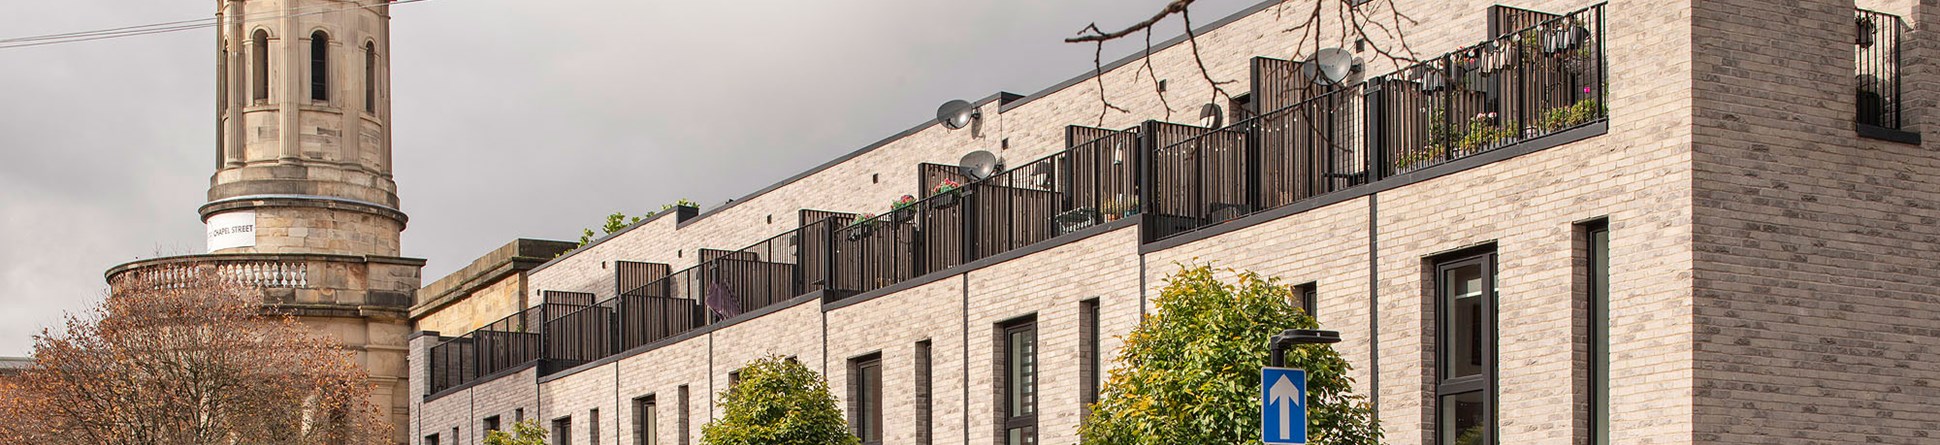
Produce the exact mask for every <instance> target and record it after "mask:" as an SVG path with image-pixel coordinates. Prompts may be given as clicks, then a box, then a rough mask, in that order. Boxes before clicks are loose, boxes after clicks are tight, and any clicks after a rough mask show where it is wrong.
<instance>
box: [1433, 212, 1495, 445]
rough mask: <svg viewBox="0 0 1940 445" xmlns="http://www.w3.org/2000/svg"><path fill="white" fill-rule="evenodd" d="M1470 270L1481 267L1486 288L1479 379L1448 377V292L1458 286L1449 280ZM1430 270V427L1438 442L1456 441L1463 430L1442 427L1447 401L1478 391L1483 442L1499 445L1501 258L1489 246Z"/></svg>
mask: <svg viewBox="0 0 1940 445" xmlns="http://www.w3.org/2000/svg"><path fill="white" fill-rule="evenodd" d="M1471 266H1479V267H1480V272H1481V274H1482V275H1481V277H1480V280H1481V282H1482V283H1483V285H1484V286H1486V287H1485V288H1484V289H1485V290H1483V291H1482V294H1481V295H1479V296H1478V297H1479V298H1482V301H1481V303H1480V308H1479V314H1476V317H1477V323H1480V330H1481V331H1480V332H1479V333H1478V334H1477V338H1475V339H1474V342H1475V343H1476V344H1475V345H1474V348H1475V350H1476V354H1478V358H1479V360H1480V363H1479V364H1478V365H1479V370H1478V372H1477V373H1476V374H1475V375H1467V376H1458V377H1450V376H1449V375H1448V374H1449V373H1448V369H1449V362H1450V361H1451V358H1450V357H1449V356H1448V354H1449V353H1450V351H1451V350H1453V349H1454V348H1453V347H1451V345H1450V340H1452V339H1451V338H1449V336H1448V333H1449V332H1450V327H1451V326H1450V325H1451V321H1450V317H1451V316H1453V315H1454V313H1453V311H1452V310H1451V309H1450V308H1449V300H1450V299H1451V298H1450V297H1451V295H1449V293H1448V291H1449V289H1450V288H1451V286H1452V285H1453V284H1454V283H1450V282H1448V281H1447V277H1448V276H1449V274H1450V273H1451V272H1453V271H1455V270H1456V269H1461V268H1465V267H1471ZM1432 270H1433V272H1434V277H1433V280H1432V283H1433V285H1434V286H1435V288H1434V289H1433V290H1432V292H1430V294H1431V295H1433V296H1434V298H1435V341H1434V347H1435V351H1436V352H1435V354H1434V355H1433V357H1434V360H1435V366H1434V372H1435V382H1436V385H1435V418H1434V422H1433V423H1432V425H1433V426H1432V428H1433V429H1434V430H1435V432H1436V434H1435V436H1436V437H1435V440H1434V443H1436V444H1450V443H1454V441H1455V438H1456V437H1459V436H1460V435H1461V432H1454V431H1444V430H1443V428H1442V426H1443V424H1444V423H1445V422H1446V421H1447V420H1446V419H1448V418H1449V416H1450V413H1449V412H1448V410H1449V409H1451V407H1449V406H1448V404H1447V403H1445V401H1446V400H1448V399H1449V398H1450V397H1452V396H1461V395H1467V394H1474V393H1480V394H1481V396H1482V397H1481V403H1482V413H1481V415H1482V418H1481V420H1480V422H1481V426H1482V441H1481V443H1482V444H1485V445H1493V444H1497V443H1500V442H1499V440H1500V439H1499V437H1498V434H1499V431H1498V430H1499V428H1500V419H1499V418H1498V416H1497V406H1496V405H1497V403H1496V398H1497V392H1498V390H1497V385H1496V382H1495V378H1496V370H1497V366H1498V360H1497V357H1496V356H1495V354H1496V353H1497V352H1496V351H1497V346H1498V344H1499V342H1500V340H1499V334H1498V332H1497V328H1498V326H1499V319H1498V318H1497V315H1496V312H1497V306H1498V304H1499V303H1498V298H1499V296H1500V289H1499V288H1498V287H1497V279H1498V277H1497V276H1496V273H1497V259H1496V253H1495V250H1494V248H1493V246H1487V247H1485V248H1482V249H1473V250H1466V251H1463V252H1458V253H1454V254H1450V255H1448V256H1445V257H1442V258H1439V259H1436V260H1435V261H1434V267H1433V269H1432Z"/></svg>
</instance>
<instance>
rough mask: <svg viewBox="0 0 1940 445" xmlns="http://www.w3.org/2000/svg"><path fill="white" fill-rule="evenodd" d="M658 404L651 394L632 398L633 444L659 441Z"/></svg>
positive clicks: (652, 444)
mask: <svg viewBox="0 0 1940 445" xmlns="http://www.w3.org/2000/svg"><path fill="white" fill-rule="evenodd" d="M659 422H660V404H658V403H655V402H654V399H653V396H646V397H641V398H638V399H633V445H656V444H659V443H660V437H659V436H660V425H659Z"/></svg>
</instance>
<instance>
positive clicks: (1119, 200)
mask: <svg viewBox="0 0 1940 445" xmlns="http://www.w3.org/2000/svg"><path fill="white" fill-rule="evenodd" d="M1098 207H1099V209H1098V211H1099V212H1100V213H1103V214H1104V215H1105V221H1117V220H1118V219H1119V218H1129V217H1131V216H1132V215H1133V214H1136V213H1138V197H1137V196H1125V195H1118V196H1117V197H1115V198H1112V199H1110V200H1107V201H1105V202H1102V203H1099V204H1098Z"/></svg>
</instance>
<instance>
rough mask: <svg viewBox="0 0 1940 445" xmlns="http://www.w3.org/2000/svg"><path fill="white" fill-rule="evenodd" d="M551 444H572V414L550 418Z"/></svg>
mask: <svg viewBox="0 0 1940 445" xmlns="http://www.w3.org/2000/svg"><path fill="white" fill-rule="evenodd" d="M549 439H552V442H551V443H552V445H573V416H565V417H559V418H555V419H552V437H549Z"/></svg>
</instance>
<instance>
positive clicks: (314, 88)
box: [310, 31, 330, 102]
mask: <svg viewBox="0 0 1940 445" xmlns="http://www.w3.org/2000/svg"><path fill="white" fill-rule="evenodd" d="M310 100H314V101H317V102H324V101H328V100H330V35H329V34H324V33H323V31H317V32H315V33H312V34H310Z"/></svg>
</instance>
